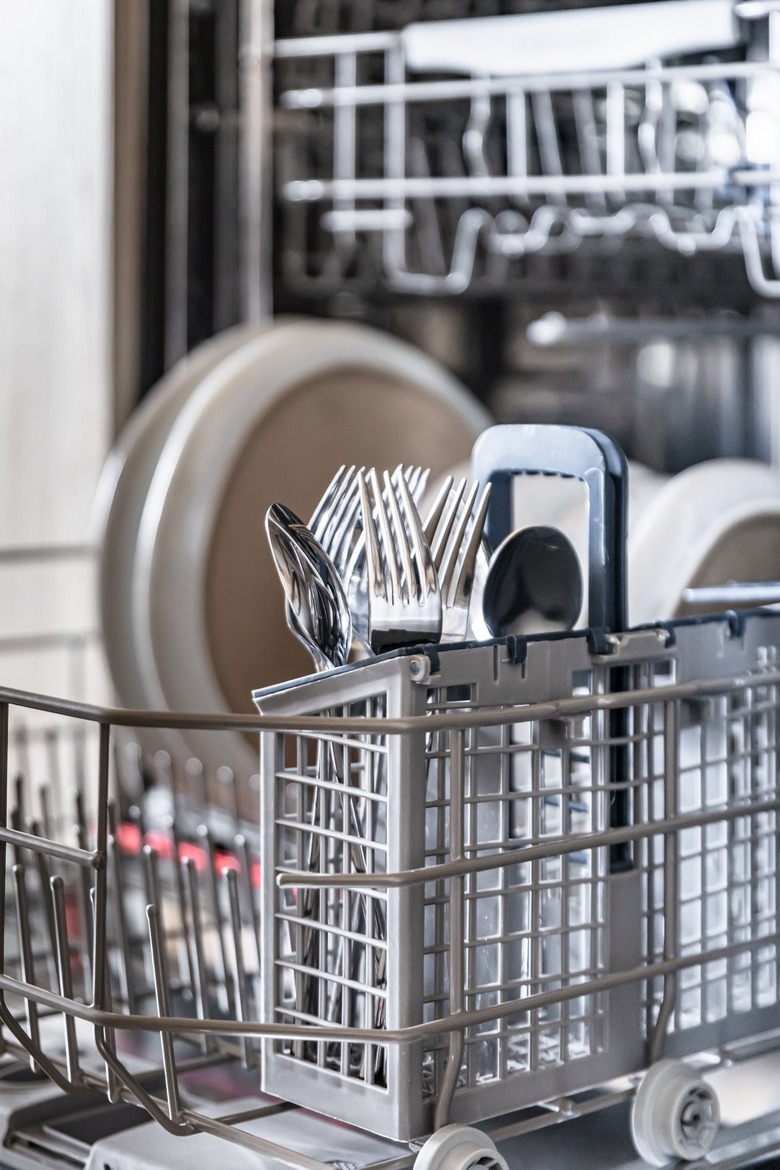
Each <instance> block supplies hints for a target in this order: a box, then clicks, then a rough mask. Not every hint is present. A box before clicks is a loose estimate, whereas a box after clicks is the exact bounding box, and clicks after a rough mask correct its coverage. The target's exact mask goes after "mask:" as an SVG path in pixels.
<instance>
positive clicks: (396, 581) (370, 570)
mask: <svg viewBox="0 0 780 1170" xmlns="http://www.w3.org/2000/svg"><path fill="white" fill-rule="evenodd" d="M358 485H359V491H360V501H361V511H362V523H363V533H364V538H365V552H366V576H367V586H368V588H367V595H368V634H369V641H370V644H371V648H372V649H373V650H374V652H375V653H380V652H381V651H382V650H387V649H390V648H391V647H393V646H404V645H416V644H417V643H421V642H437V641H438V640H439V637H440V634H441V624H442V605H441V594H440V591H439V583H438V579H437V576H436V569H435V566H434V563H433V555H432V553H431V549H430V546H429V544H428V541H427V540H426V537H425V533H424V531H423V526H422V520H421V519H420V514H419V512H418V511H417V505H416V504H415V501H414V498H413V494H412V489H411V488H410V485H409V482H408V480H407V477H406V475H405V474H403V473H402V471H401V469H397V471H396V473H394V474H393V475H392V476H391V475H390V474H388V472H384V474H383V487H380V483H379V477H378V475H377V473H376V470H375V469H374V468H372V469H371V470H370V471H369V472H367V473H364V472H362V471H361V472H359V473H358Z"/></svg>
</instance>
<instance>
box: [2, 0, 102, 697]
mask: <svg viewBox="0 0 780 1170" xmlns="http://www.w3.org/2000/svg"><path fill="white" fill-rule="evenodd" d="M112 35H113V32H112V4H111V3H110V2H109V0H24V3H22V4H6V5H4V8H3V34H2V37H0V435H1V436H2V455H1V457H0V498H2V505H1V506H0V681H2V682H4V683H5V684H11V685H23V686H29V687H32V688H34V689H36V690H59V691H62V690H63V688H65V689H69V690H70V689H72V684H71V683H70V682H69V681H68V679H67V677H66V676H64V675H62V674H61V672H60V671H59V667H55V665H54V660H53V658H52V661H51V664H50V665H47V663H46V655H38V654H33V653H31V652H27V651H25V652H24V653H20V654H18V655H15V656H14V659H13V663H11V660H10V659H9V658H8V656H7V654H6V655H3V654H2V650H3V643H2V638H3V636H4V635H6V634H8V633H9V632H13V633H16V634H19V633H30V632H36V633H41V632H46V633H48V632H56V631H62V630H78V629H84V628H87V627H91V628H94V627H95V624H96V619H95V612H94V601H93V596H94V594H93V588H92V568H91V566H90V565H88V564H86V563H85V562H84V561H83V560H80V559H79V558H75V560H74V561H73V562H68V561H64V562H57V564H56V565H52V564H48V563H36V564H34V565H24V564H23V563H16V562H14V563H10V564H9V563H8V561H7V559H3V552H2V550H7V549H8V548H9V547H16V546H20V545H23V546H25V547H27V546H38V545H51V544H56V545H67V546H70V547H73V546H79V545H82V544H84V543H85V542H87V541H88V540H89V539H90V512H91V507H92V499H93V495H94V490H95V484H96V482H97V478H98V475H99V472H100V468H101V466H102V463H103V460H104V457H105V453H106V450H107V447H108V443H109V434H110V427H111V419H112V412H113V407H112V390H111V375H110V370H111V365H110V359H111V312H112V305H111V291H110V290H111V194H112V193H111V183H112V162H111V117H112V97H111V90H112ZM75 697H78V696H75ZM91 697H93V696H91Z"/></svg>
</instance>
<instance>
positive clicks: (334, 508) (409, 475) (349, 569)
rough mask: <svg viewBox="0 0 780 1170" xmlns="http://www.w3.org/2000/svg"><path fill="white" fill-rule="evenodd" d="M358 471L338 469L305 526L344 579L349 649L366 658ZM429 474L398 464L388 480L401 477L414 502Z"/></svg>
mask: <svg viewBox="0 0 780 1170" xmlns="http://www.w3.org/2000/svg"><path fill="white" fill-rule="evenodd" d="M361 471H365V468H363V467H361V468H357V467H355V466H354V465H353V466H351V467H346V466H343V467H341V468H339V470H338V471H337V473H336V475H335V476H334V478H333V480H332V481H331V483H330V484H329V486H328V488H327V489H326V491H325V494H324V495H323V498H322V500H321V501H320V503H319V504H318V506H317V508H316V510H315V513H314V515H313V516H312V519H311V520H310V522H309V527H310V528H311V529H312V531H313V533H314V535H315V536H316V538H317V539H318V540H319V541H320V543H321V544H322V546H323V548H324V549H325V551H326V553H327V554H328V556H330V558H331V560H332V561H333V563H334V565H335V567H336V571H337V572H338V573H339V575H340V577H341V579H342V581H343V582H344V588H345V589H346V592H347V599H348V601H349V607H350V610H351V612H352V640H353V645H352V651H353V658H355V659H361V658H366V657H368V656H370V654H371V648H370V646H369V645H368V596H367V585H366V559H365V541H364V536H363V528H362V523H361V516H360V491H359V488H358V474H359V473H360V472H361ZM429 474H430V472H429V470H428V469H427V468H423V467H404V466H403V465H401V464H399V466H398V467H396V469H395V471H394V472H393V474H392V476H391V479H392V480H393V481H394V482H395V481H397V480H398V479H399V478H400V477H401V476H403V478H404V479H406V482H407V483H408V484H409V490H410V492H411V494H412V497H413V499H414V500H415V503H417V502H419V500H420V499H421V497H422V495H423V492H424V491H425V487H426V485H427V482H428V476H429Z"/></svg>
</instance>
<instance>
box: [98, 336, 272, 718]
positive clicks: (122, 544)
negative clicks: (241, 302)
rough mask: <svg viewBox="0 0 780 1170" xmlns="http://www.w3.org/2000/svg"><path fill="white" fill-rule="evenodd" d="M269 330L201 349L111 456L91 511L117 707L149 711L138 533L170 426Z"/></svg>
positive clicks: (153, 394) (143, 410)
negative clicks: (136, 573) (221, 366)
mask: <svg viewBox="0 0 780 1170" xmlns="http://www.w3.org/2000/svg"><path fill="white" fill-rule="evenodd" d="M263 328H266V327H261V326H256V325H251V326H246V325H244V326H239V327H238V328H236V329H230V330H228V331H227V332H226V333H222V334H220V335H219V336H218V337H215V338H212V339H211V340H209V341H207V342H204V344H203V345H200V346H198V348H197V349H195V350H193V351H192V353H190V354H188V356H187V357H186V358H184V359H182V361H180V362H177V364H176V365H175V366H174V367H173V368H172V369H171V370H170V371H169V372H168V373H167V374H166V375H165V377H164V378H162V379H161V380H160V381H159V382H158V383H157V384H156V386H155V387H153V389H152V390H150V391H149V393H148V394H147V395H146V396H145V397H144V398H143V400H142V401H141V403H140V404H139V405H138V407H137V408H136V410H135V411H134V412H133V414H132V415H131V416H130V418H129V419H128V421H127V423H126V424H125V426H124V427H123V429H122V431H121V432H120V434H119V436H118V437H117V440H116V443H115V444H114V447H113V448H112V450H111V452H110V453H109V456H108V459H107V461H106V464H105V466H104V468H103V472H102V474H101V477H100V481H99V483H98V488H97V492H96V495H95V502H94V506H93V518H92V521H93V530H94V539H95V544H96V547H97V548H99V549H100V564H99V580H98V590H99V603H100V617H101V626H102V631H103V641H104V646H105V652H106V658H107V661H108V666H109V670H110V672H111V678H112V681H113V683H114V688H115V690H116V693H117V699H118V701H119V702H120V703H121V704H122V705H123V706H125V707H131V708H144V707H146V706H147V703H148V699H147V688H146V687H145V686H144V680H143V671H142V668H141V666H140V664H139V662H138V656H137V654H136V648H135V640H134V638H133V636H132V627H131V624H130V612H131V600H130V599H131V582H132V576H133V564H134V561H135V550H136V543H137V540H138V529H139V525H140V523H141V515H142V512H143V508H144V504H145V503H146V495H147V492H148V490H149V484H150V483H151V481H152V476H153V474H154V471H155V468H156V466H157V462H158V460H159V458H160V453H161V452H162V449H163V446H164V445H165V441H166V439H167V438H168V434H169V432H170V429H171V427H172V425H173V421H174V419H175V418H176V416H177V414H178V413H179V411H180V410H181V407H182V405H183V403H184V402H186V400H187V398H188V397H189V396H190V394H191V393H192V391H193V390H194V389H195V387H196V386H197V385H198V383H199V382H200V381H201V380H202V379H203V377H204V376H205V375H206V374H207V373H208V372H209V371H210V370H211V369H213V368H214V366H216V365H217V363H218V362H220V361H221V360H222V358H224V357H225V355H226V354H228V353H230V352H231V351H232V350H234V349H237V348H239V347H240V346H241V345H243V344H245V343H246V342H247V341H249V340H250V339H252V338H254V337H256V336H257V335H258V333H259V332H260V331H261V329H263Z"/></svg>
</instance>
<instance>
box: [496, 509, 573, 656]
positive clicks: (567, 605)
mask: <svg viewBox="0 0 780 1170" xmlns="http://www.w3.org/2000/svg"><path fill="white" fill-rule="evenodd" d="M581 609H582V570H581V568H580V562H579V557H578V556H577V553H576V551H575V549H574V546H573V545H572V543H571V541H570V540H569V539H568V537H566V536H565V535H564V534H563V533H562V532H561V531H560V529H558V528H552V527H548V526H546V525H541V524H537V525H532V526H530V527H528V528H520V529H518V530H517V531H516V532H510V534H509V536H507V537H506V538H505V540H504V541H503V542H502V543H501V544H500V545H499V546H498V548H497V549H496V551H495V553H494V554H493V556H492V557H491V560H490V564H489V566H488V573H487V579H486V581H485V589H484V594H483V598H482V612H483V615H484V618H485V622H486V624H487V627H488V629H489V630H490V632H491V633H492V634H493V636H494V637H496V638H503V637H506V636H507V635H508V634H543V633H550V632H552V631H559V630H570V629H572V627H573V626H574V623H575V622H576V621H577V618H578V617H579V614H580V610H581Z"/></svg>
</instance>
